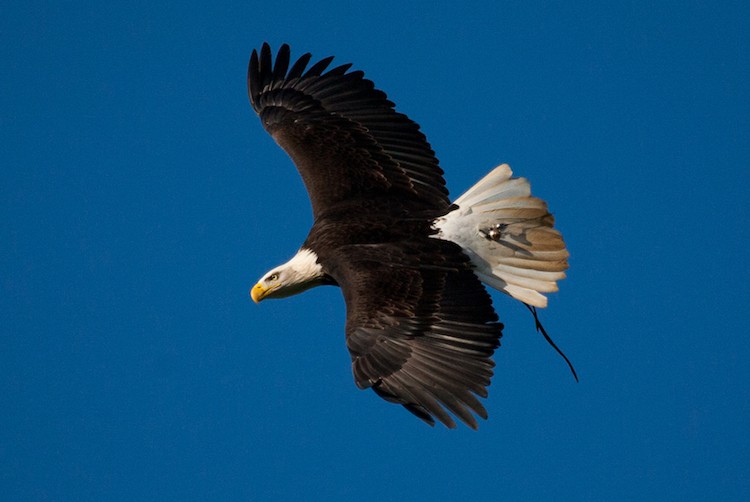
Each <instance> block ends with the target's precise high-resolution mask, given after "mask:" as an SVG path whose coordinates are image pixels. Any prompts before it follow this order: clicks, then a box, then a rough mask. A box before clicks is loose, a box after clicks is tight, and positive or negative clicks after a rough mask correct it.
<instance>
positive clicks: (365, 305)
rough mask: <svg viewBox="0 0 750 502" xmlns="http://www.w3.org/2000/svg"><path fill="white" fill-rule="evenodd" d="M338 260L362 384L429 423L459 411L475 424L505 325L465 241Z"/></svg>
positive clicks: (384, 248)
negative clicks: (463, 249) (477, 273)
mask: <svg viewBox="0 0 750 502" xmlns="http://www.w3.org/2000/svg"><path fill="white" fill-rule="evenodd" d="M337 260H338V263H339V267H338V269H337V271H336V274H335V275H336V277H335V278H336V280H337V282H338V283H339V285H340V286H341V289H342V292H343V294H344V298H345V300H346V305H347V323H346V336H347V347H348V348H349V352H350V353H351V356H352V370H353V373H354V379H355V382H356V384H357V386H359V387H360V388H368V387H371V388H372V389H373V390H374V391H375V392H376V393H377V394H378V395H379V396H381V397H382V398H384V399H386V400H388V401H391V402H395V403H399V404H402V405H403V406H404V407H405V408H406V409H408V410H409V411H411V412H412V413H414V414H415V415H417V416H418V417H419V418H421V419H422V420H424V421H425V422H427V423H429V424H430V425H433V424H434V423H435V418H437V419H438V420H440V421H441V422H442V423H443V424H445V425H446V426H447V427H450V428H453V427H455V426H456V424H455V422H454V420H453V418H452V417H451V415H450V414H449V413H448V411H450V412H451V413H453V414H454V415H455V416H456V417H458V418H459V419H461V420H462V421H463V422H464V423H466V424H467V425H468V426H470V427H472V428H474V429H476V428H477V426H478V424H477V420H476V418H475V417H474V415H472V413H471V412H474V413H476V414H477V415H478V416H480V417H482V418H487V411H486V410H485V408H484V406H482V404H481V403H480V402H479V400H478V399H477V397H487V389H486V388H487V386H488V385H489V384H490V378H491V377H492V372H493V371H492V369H493V367H494V363H493V361H492V360H491V359H490V358H491V356H492V354H493V353H494V351H495V349H496V348H497V347H498V346H499V345H500V337H501V336H502V328H503V326H502V324H501V323H499V322H498V318H497V314H496V313H495V311H494V309H493V308H492V302H491V299H490V297H489V295H488V294H487V292H486V290H485V289H484V287H483V286H482V285H481V284H480V282H479V280H478V279H477V278H476V276H475V275H474V273H473V272H472V271H471V270H470V269H469V266H468V259H467V258H466V257H465V255H463V253H462V252H461V250H460V248H459V247H458V246H456V245H455V244H453V243H451V242H447V241H442V240H439V239H431V238H426V239H424V240H422V241H418V242H409V243H398V244H378V245H357V246H349V247H348V248H344V249H342V250H341V254H339V255H338V256H337Z"/></svg>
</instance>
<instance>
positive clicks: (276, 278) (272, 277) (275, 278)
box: [266, 273, 279, 282]
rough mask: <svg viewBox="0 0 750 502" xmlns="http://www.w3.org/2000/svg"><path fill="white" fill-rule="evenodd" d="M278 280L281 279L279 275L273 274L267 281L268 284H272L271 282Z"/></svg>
mask: <svg viewBox="0 0 750 502" xmlns="http://www.w3.org/2000/svg"><path fill="white" fill-rule="evenodd" d="M278 278H279V274H277V273H273V274H271V275H269V276H268V279H266V281H267V282H271V281H275V280H278Z"/></svg>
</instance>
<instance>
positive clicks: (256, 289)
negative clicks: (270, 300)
mask: <svg viewBox="0 0 750 502" xmlns="http://www.w3.org/2000/svg"><path fill="white" fill-rule="evenodd" d="M267 292H268V290H267V289H266V288H264V287H263V284H261V283H258V284H256V285H255V286H253V289H251V290H250V297H251V298H252V299H253V301H254V302H255V303H258V302H260V301H261V300H262V299H263V297H264V296H266V293H267Z"/></svg>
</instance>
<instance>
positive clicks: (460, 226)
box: [435, 164, 569, 307]
mask: <svg viewBox="0 0 750 502" xmlns="http://www.w3.org/2000/svg"><path fill="white" fill-rule="evenodd" d="M512 175H513V172H512V171H511V170H510V167H509V166H508V165H507V164H503V165H501V166H498V167H496V168H495V169H493V170H492V171H491V172H490V173H489V174H488V175H487V176H485V177H484V178H482V179H481V180H479V182H477V184H476V185H474V186H473V187H471V188H470V189H469V190H468V191H467V192H466V193H465V194H463V195H462V196H461V197H459V198H458V199H457V200H456V202H455V204H456V205H457V206H458V209H456V210H454V211H452V212H450V213H448V214H447V215H446V216H444V217H442V218H439V219H438V220H437V221H436V222H435V226H436V228H437V229H438V234H437V237H438V238H441V239H447V240H451V241H453V242H455V243H456V244H458V245H459V246H461V247H462V248H463V249H464V251H465V252H466V253H467V254H468V255H469V257H470V258H471V261H472V263H473V265H474V268H475V273H476V275H477V277H478V278H479V279H480V280H481V281H482V282H484V283H485V284H487V285H488V286H490V287H493V288H495V289H497V290H500V291H502V292H504V293H507V294H509V295H510V296H512V297H513V298H516V299H518V300H521V301H522V302H524V303H527V304H529V305H533V306H535V307H546V306H547V297H545V296H544V295H543V294H542V293H549V292H552V291H557V281H559V280H561V279H563V278H565V270H566V269H567V268H568V262H567V258H568V256H569V255H568V251H567V249H565V243H564V242H563V239H562V235H560V232H558V231H557V230H555V229H554V228H552V227H553V225H554V218H553V217H552V215H551V214H550V213H549V212H548V210H547V204H546V203H545V202H544V201H543V200H541V199H538V198H536V197H533V196H532V195H531V187H530V186H529V182H528V181H527V180H526V179H525V178H512V177H511V176H512Z"/></svg>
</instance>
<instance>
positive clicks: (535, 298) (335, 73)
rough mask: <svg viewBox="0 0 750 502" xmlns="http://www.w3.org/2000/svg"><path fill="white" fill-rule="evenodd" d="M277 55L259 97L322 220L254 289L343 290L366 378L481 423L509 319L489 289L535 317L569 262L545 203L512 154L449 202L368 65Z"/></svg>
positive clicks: (430, 412) (351, 344)
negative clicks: (515, 167)
mask: <svg viewBox="0 0 750 502" xmlns="http://www.w3.org/2000/svg"><path fill="white" fill-rule="evenodd" d="M272 59H273V58H272V55H271V48H270V47H269V45H268V44H264V45H263V47H262V48H261V50H260V53H258V52H257V51H255V50H254V51H253V53H252V56H251V57H250V64H249V68H248V77H247V82H248V94H249V96H250V103H251V104H252V107H253V109H254V110H255V112H256V113H257V114H258V116H259V117H260V121H261V123H262V125H263V127H264V128H265V129H266V130H267V131H268V132H269V133H270V135H271V136H272V137H273V139H274V140H275V141H276V143H278V144H279V146H281V148H283V149H284V150H285V151H286V152H287V154H288V155H289V156H290V157H291V159H292V161H293V162H294V164H295V165H296V167H297V169H298V170H299V173H300V175H301V176H302V180H303V181H304V184H305V187H306V188H307V192H308V194H309V197H310V202H311V204H312V212H313V216H314V223H313V226H312V229H311V230H310V233H309V234H308V236H307V239H306V240H305V241H304V243H303V244H302V246H301V247H300V249H299V251H297V253H296V254H295V255H294V256H293V257H292V259H291V260H289V261H288V262H286V263H284V264H283V265H280V266H278V267H274V268H273V269H271V270H270V271H269V272H268V273H266V274H265V275H263V277H261V279H260V281H258V283H257V284H256V285H255V286H253V288H252V290H251V296H252V299H253V300H254V301H255V302H256V303H257V302H260V301H261V300H264V299H266V298H283V297H287V296H290V295H294V294H297V293H300V292H302V291H305V290H307V289H309V288H312V287H314V286H319V285H325V284H329V285H336V286H339V287H340V288H341V291H342V293H343V296H344V300H345V303H346V345H347V348H348V349H349V352H350V354H351V359H352V372H353V375H354V381H355V383H356V385H357V386H358V387H359V388H361V389H365V388H371V389H372V390H374V391H375V393H377V395H379V396H380V397H382V398H384V399H385V400H387V401H390V402H393V403H398V404H401V405H403V406H404V407H405V408H406V409H407V410H409V411H410V412H412V413H413V414H414V415H416V416H417V417H419V418H421V419H422V420H424V421H425V422H427V423H428V424H430V425H434V423H435V419H437V420H439V421H440V422H442V423H443V424H444V425H446V426H447V427H449V428H454V427H455V426H456V423H455V421H454V419H453V417H452V416H451V413H452V414H453V415H455V417H457V418H458V419H460V420H461V421H463V422H464V423H466V424H467V425H468V426H469V427H471V428H474V429H476V428H477V425H478V424H477V419H476V417H475V416H474V414H476V415H477V416H479V417H481V418H484V419H486V418H487V411H486V410H485V408H484V406H483V405H482V403H480V401H479V399H478V398H480V397H481V398H485V397H487V386H489V384H490V378H491V377H492V375H493V367H494V362H493V361H492V359H491V357H492V355H493V353H494V351H495V349H496V348H497V347H498V346H499V345H500V337H501V336H502V329H503V325H502V324H501V323H500V322H499V320H498V316H497V314H496V313H495V310H494V308H493V306H492V301H491V299H490V296H489V294H488V293H487V291H486V290H485V288H484V286H483V285H482V283H484V284H486V285H488V286H490V287H492V288H495V289H497V290H500V291H502V292H504V293H507V294H508V295H510V296H512V297H513V298H515V299H517V300H520V301H521V302H523V303H524V304H526V305H527V306H528V307H529V308H530V309H532V311H533V313H534V317H535V319H537V318H536V310H535V308H536V307H545V306H546V305H547V298H546V297H545V296H544V295H543V293H547V292H551V291H556V290H557V281H558V280H560V279H562V278H564V277H565V270H566V269H567V268H568V263H567V258H568V251H567V250H566V248H565V243H564V242H563V239H562V237H561V235H560V233H559V232H558V231H557V230H555V229H554V228H553V224H554V220H553V217H552V215H551V214H550V213H549V212H548V210H547V205H546V203H545V202H544V201H542V200H540V199H538V198H536V197H533V196H531V191H530V187H529V183H528V181H527V180H525V179H524V178H514V177H512V172H511V170H510V168H509V167H508V166H507V165H505V164H504V165H501V166H499V167H497V168H495V169H494V170H493V171H492V172H490V173H489V174H488V175H487V176H485V177H484V178H483V179H481V180H480V181H479V182H478V183H477V184H476V185H474V186H473V187H472V188H471V189H469V191H467V192H466V193H465V194H464V195H462V196H461V197H459V198H458V199H456V200H455V201H454V202H453V203H451V201H450V199H449V198H448V190H447V189H446V187H445V180H444V179H443V171H442V170H441V169H440V167H439V166H438V160H437V158H435V153H434V152H433V151H432V148H431V147H430V145H429V143H428V142H427V139H426V138H425V136H424V135H423V134H422V133H421V132H420V130H419V126H418V125H417V124H416V123H414V122H413V121H411V120H410V119H409V118H408V117H407V116H406V115H403V114H401V113H398V112H396V111H395V109H394V104H393V103H392V102H391V101H389V100H388V99H387V97H386V95H385V93H384V92H383V91H380V90H378V89H376V88H375V86H374V84H373V83H372V82H371V81H370V80H367V79H366V78H365V77H364V73H363V72H361V71H350V67H351V65H350V64H345V65H342V66H337V67H335V68H333V69H330V70H327V68H328V67H329V65H330V63H331V61H332V60H333V58H332V57H328V58H325V59H322V60H320V61H318V62H317V63H315V64H313V65H312V66H310V67H309V68H308V64H309V63H310V59H311V55H310V54H309V53H308V54H304V55H303V56H302V57H300V58H299V59H298V60H297V61H296V62H295V63H294V64H292V65H291V67H290V50H289V46H288V45H286V44H285V45H282V46H281V48H280V50H279V51H278V54H277V56H276V60H275V63H274V62H273V61H272ZM326 70H327V71H326ZM540 328H541V325H540V324H539V322H538V319H537V329H540ZM543 333H544V332H543ZM544 335H545V337H546V338H547V339H548V341H549V342H550V343H551V340H550V339H549V338H548V337H547V335H546V333H544ZM553 346H554V344H553ZM555 348H556V347H555ZM563 357H564V356H563ZM566 361H567V358H566ZM571 369H572V366H571ZM449 412H450V413H449ZM472 412H473V413H472Z"/></svg>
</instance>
